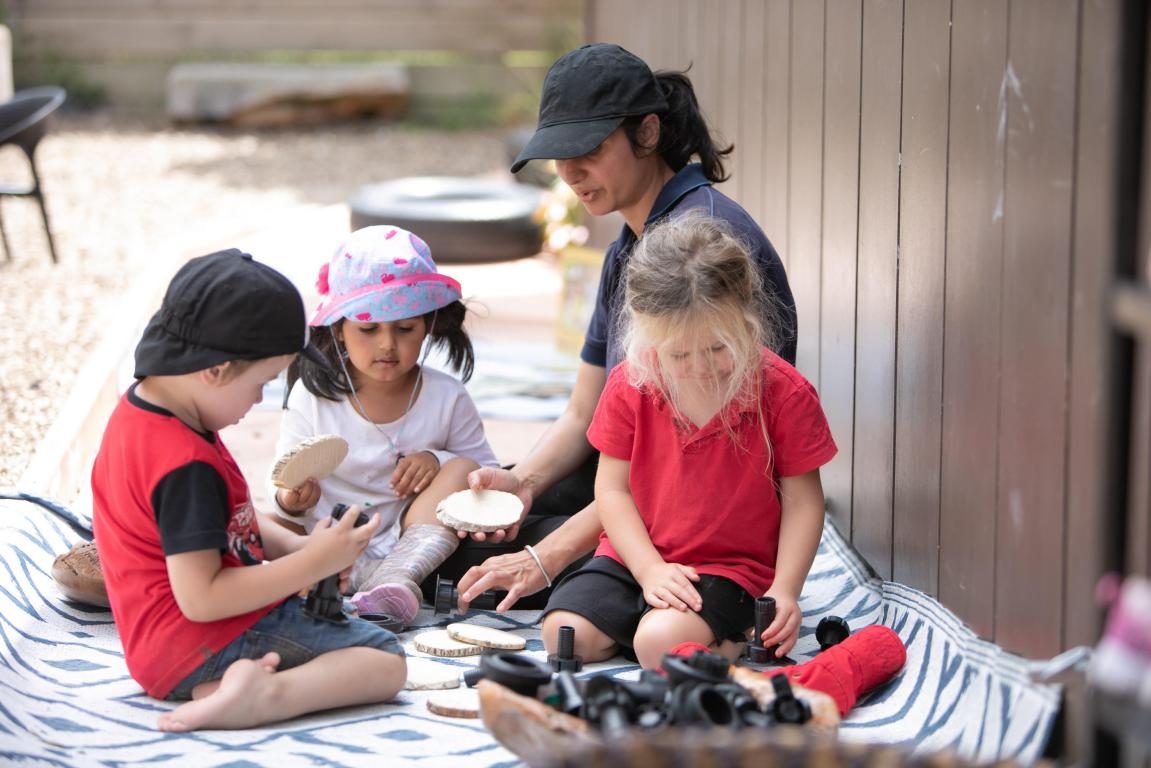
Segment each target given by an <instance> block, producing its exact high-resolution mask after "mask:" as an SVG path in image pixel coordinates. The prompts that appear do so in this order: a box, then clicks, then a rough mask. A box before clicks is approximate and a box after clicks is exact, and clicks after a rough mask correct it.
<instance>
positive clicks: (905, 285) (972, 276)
mask: <svg viewBox="0 0 1151 768" xmlns="http://www.w3.org/2000/svg"><path fill="white" fill-rule="evenodd" d="M1117 4H1118V0H1100V1H1099V2H1086V1H1085V0H1055V1H1053V2H1047V0H964V1H963V2H950V1H949V0H916V1H915V2H908V1H907V0H723V1H722V2H721V1H719V0H674V2H666V1H665V0H632V2H628V3H616V2H612V1H611V0H590V1H589V3H588V6H589V14H588V24H587V29H588V36H589V39H591V40H597V41H611V42H618V43H620V44H621V45H623V46H624V47H626V48H629V49H630V50H632V51H634V52H635V53H637V54H639V55H640V56H642V57H644V58H645V59H646V60H647V61H648V62H649V63H650V64H652V66H653V67H655V68H674V69H683V68H685V67H687V66H689V65H690V66H691V76H692V79H693V81H694V82H695V84H696V87H697V90H698V95H699V97H700V101H701V103H702V104H703V106H704V108H705V110H706V111H707V113H708V116H709V117H710V118H711V121H712V123H713V125H714V127H715V128H716V129H717V130H718V131H719V132H720V133H721V134H722V135H723V136H725V137H726V138H727V139H729V140H732V141H734V142H735V143H736V152H735V162H734V169H733V171H734V176H733V179H732V180H731V181H729V182H727V183H726V184H725V185H724V187H723V188H724V190H725V191H726V192H727V193H728V194H730V195H732V196H733V197H735V198H736V199H738V200H740V201H741V202H742V203H743V204H744V205H745V207H747V208H748V210H749V211H750V212H751V213H752V214H753V215H754V216H755V217H756V218H757V220H758V221H760V222H761V223H762V224H763V226H764V228H765V230H766V231H767V233H768V236H769V237H770V238H771V239H772V240H773V242H774V243H775V244H776V246H777V248H778V249H779V250H780V252H781V255H782V256H783V258H784V262H785V264H786V265H787V268H788V274H789V277H790V280H791V284H792V290H793V292H794V293H795V296H796V300H797V303H798V309H799V333H800V339H799V360H798V363H799V368H800V370H801V371H802V372H803V373H804V374H805V375H806V376H807V377H808V378H809V379H811V380H812V382H813V383H815V384H816V386H817V388H818V389H819V391H820V394H821V397H822V399H823V403H824V406H825V409H826V411H827V413H828V417H829V420H830V422H831V424H832V429H833V431H834V433H835V437H836V440H837V441H838V442H839V444H840V446H841V449H842V453H841V454H840V456H839V457H838V458H837V459H836V460H835V462H833V463H832V464H831V465H829V466H828V467H827V469H826V471H825V488H826V490H827V493H828V497H829V501H830V505H831V510H832V515H833V517H834V519H835V521H836V523H837V524H838V525H840V527H841V529H842V530H844V531H846V532H848V533H849V534H850V536H851V538H852V541H853V542H854V543H855V545H856V546H857V547H858V548H859V549H860V550H861V552H863V554H864V555H865V556H866V557H867V558H868V560H869V561H870V562H871V564H872V565H873V567H875V568H876V570H877V571H878V572H879V573H880V574H881V575H882V576H884V577H887V578H894V579H897V580H899V581H901V582H904V583H906V584H909V585H912V586H914V587H917V588H919V589H922V590H924V591H926V592H928V593H930V594H933V595H936V596H938V597H939V598H940V599H941V600H942V601H943V602H944V603H945V604H947V605H948V606H949V607H951V608H952V609H954V610H955V611H956V612H957V613H958V614H959V615H960V616H961V617H962V618H963V619H964V620H966V621H967V622H968V623H969V624H970V625H971V626H972V627H973V628H974V629H975V630H976V631H977V632H978V633H979V634H981V635H983V636H986V637H989V638H992V639H995V640H996V641H997V642H999V643H1001V644H1003V645H1004V646H1005V647H1007V648H1009V649H1010V650H1013V651H1017V652H1020V653H1024V654H1028V655H1032V656H1049V655H1052V654H1054V653H1056V652H1058V651H1060V650H1061V649H1063V648H1065V647H1068V646H1070V645H1074V644H1081V643H1090V642H1092V641H1093V639H1094V638H1096V637H1097V636H1098V630H1099V626H1098V611H1097V610H1096V609H1095V608H1094V606H1093V605H1092V604H1091V597H1090V596H1091V589H1092V586H1093V584H1094V580H1095V579H1096V578H1097V576H1098V574H1099V572H1100V571H1101V569H1102V563H1103V545H1102V541H1103V536H1104V535H1105V533H1104V532H1103V531H1101V530H1100V529H1099V525H1098V524H1097V523H1098V521H1099V520H1101V519H1102V517H1101V515H1100V510H1099V508H1098V505H1099V499H1100V498H1101V494H1100V490H1099V484H1100V483H1101V482H1102V478H1103V476H1104V474H1105V472H1104V471H1103V468H1102V467H1100V466H1099V465H1098V462H1099V458H1098V457H1099V456H1100V455H1101V450H1100V446H1101V443H1100V440H1101V435H1102V434H1103V424H1102V419H1103V412H1104V411H1105V410H1106V409H1105V408H1103V407H1102V406H1101V404H1100V398H1101V397H1102V396H1103V390H1104V388H1105V383H1104V379H1103V377H1102V374H1100V372H1099V371H1098V370H1097V369H1096V366H1098V365H1099V364H1100V361H1101V359H1102V358H1101V352H1100V350H1101V348H1102V346H1103V344H1104V324H1103V315H1102V296H1103V293H1104V290H1105V286H1106V283H1107V280H1106V275H1107V274H1108V269H1109V264H1110V262H1109V261H1108V259H1109V255H1110V253H1111V249H1112V248H1113V247H1114V242H1113V239H1112V234H1111V226H1112V218H1113V212H1114V201H1113V199H1112V194H1111V186H1112V184H1113V177H1114V169H1115V163H1116V158H1115V157H1114V155H1113V152H1112V148H1113V146H1114V144H1115V136H1116V128H1115V125H1114V120H1115V115H1116V111H1117V102H1116V99H1117V98H1118V93H1117V90H1116V80H1117V76H1118V75H1117V66H1118V62H1117V60H1116V50H1117V48H1118V40H1119V31H1120V30H1119V26H1118V21H1119V14H1118V12H1117V8H1116V6H1117Z"/></svg>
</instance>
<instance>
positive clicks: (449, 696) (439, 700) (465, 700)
mask: <svg viewBox="0 0 1151 768" xmlns="http://www.w3.org/2000/svg"><path fill="white" fill-rule="evenodd" d="M428 711H429V712H434V713H435V714H437V715H443V716H444V717H471V718H475V717H479V716H480V692H479V691H477V690H476V689H475V688H459V689H457V690H454V691H436V692H435V693H433V694H431V695H429V696H428Z"/></svg>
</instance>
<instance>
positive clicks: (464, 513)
mask: <svg viewBox="0 0 1151 768" xmlns="http://www.w3.org/2000/svg"><path fill="white" fill-rule="evenodd" d="M523 511H524V503H523V502H522V501H520V498H519V496H516V495H515V494H514V493H508V492H507V491H492V490H483V491H472V490H463V491H456V492H455V493H453V494H450V495H448V496H447V497H446V498H445V499H444V500H443V501H441V502H440V504H439V506H438V507H436V517H437V518H438V519H439V521H440V522H441V523H443V524H444V525H446V526H448V527H449V528H455V529H456V530H457V531H470V532H475V531H485V532H487V531H499V530H502V529H505V528H510V527H511V526H513V525H515V524H516V523H518V522H519V521H520V515H521V514H522V513H523Z"/></svg>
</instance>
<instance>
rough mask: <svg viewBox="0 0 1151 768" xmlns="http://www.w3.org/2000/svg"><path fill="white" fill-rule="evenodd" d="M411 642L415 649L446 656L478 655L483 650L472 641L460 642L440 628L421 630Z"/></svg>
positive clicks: (433, 654)
mask: <svg viewBox="0 0 1151 768" xmlns="http://www.w3.org/2000/svg"><path fill="white" fill-rule="evenodd" d="M412 644H413V645H414V646H415V647H416V650H417V651H422V652H423V653H428V654H431V655H432V656H444V657H448V658H455V657H459V656H478V655H479V654H481V653H483V652H484V649H483V648H482V647H481V646H478V645H475V644H473V643H461V642H460V641H459V640H456V639H454V638H453V637H452V636H451V635H449V634H448V633H447V632H446V631H445V630H442V629H433V630H431V631H429V632H421V633H420V634H418V635H416V636H415V637H414V638H412Z"/></svg>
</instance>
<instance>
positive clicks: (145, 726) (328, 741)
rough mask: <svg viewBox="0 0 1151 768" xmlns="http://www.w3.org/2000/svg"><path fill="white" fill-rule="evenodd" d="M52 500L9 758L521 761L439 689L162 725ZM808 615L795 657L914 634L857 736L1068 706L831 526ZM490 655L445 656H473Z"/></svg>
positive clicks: (25, 544) (919, 734)
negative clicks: (440, 703)
mask: <svg viewBox="0 0 1151 768" xmlns="http://www.w3.org/2000/svg"><path fill="white" fill-rule="evenodd" d="M59 512H62V513H63V514H60V513H58V514H49V513H48V512H46V511H45V509H44V508H42V507H41V506H38V505H34V504H32V503H29V502H28V501H26V500H13V499H7V500H4V499H0V560H2V562H3V570H4V572H5V577H4V578H3V581H2V583H0V601H2V602H0V641H2V647H0V758H3V762H4V763H5V764H7V763H10V762H20V763H21V764H26V765H37V766H39V765H44V766H87V765H116V766H131V765H145V764H148V765H154V764H166V763H174V764H178V765H181V766H185V765H198V766H200V765H202V766H228V767H229V768H230V767H232V766H235V767H237V768H239V767H241V766H244V767H246V766H262V765H275V766H277V768H290V766H297V765H300V766H302V765H308V766H315V765H323V766H333V767H340V766H361V765H363V766H368V765H371V766H376V765H380V764H381V761H386V762H387V763H388V764H391V765H399V764H407V763H409V762H410V763H413V764H417V763H418V764H419V765H421V766H428V767H429V768H436V767H438V766H444V767H445V768H446V767H448V766H451V767H452V768H456V767H458V766H487V767H490V768H495V767H496V766H515V765H519V760H518V759H517V758H516V756H515V755H513V754H511V753H510V752H508V751H507V750H505V749H504V748H503V747H501V746H500V745H499V744H498V743H496V742H495V740H494V739H493V738H492V737H491V736H490V735H489V734H488V733H487V731H485V729H484V727H483V725H482V723H481V722H480V721H479V720H461V719H450V718H445V717H439V716H436V715H433V714H432V713H430V712H429V711H428V710H427V708H426V706H425V700H426V697H427V695H428V694H424V693H420V692H413V691H404V692H403V693H402V694H401V695H400V696H399V697H398V698H397V699H396V700H395V701H394V702H391V703H389V704H385V705H378V706H371V707H358V708H352V709H345V710H339V711H334V712H328V713H323V714H317V715H312V716H309V717H304V718H300V719H298V720H293V721H291V722H288V723H282V724H279V725H276V726H273V727H268V728H259V729H253V730H249V731H235V732H232V731H205V732H199V733H191V734H179V735H175V734H164V733H160V732H159V731H156V730H154V724H155V722H156V718H157V716H158V715H159V713H160V712H162V711H164V710H165V709H167V708H169V707H171V706H172V705H170V704H166V703H164V702H160V701H156V700H153V699H151V698H149V697H147V696H145V695H144V693H143V692H142V691H141V689H140V688H139V686H137V685H136V683H135V682H134V681H133V680H132V679H131V678H130V677H129V676H128V674H127V671H126V668H125V666H124V663H123V658H122V655H121V652H120V644H119V639H118V637H117V634H116V630H115V627H114V626H113V623H112V619H111V615H110V614H109V613H108V612H106V611H100V610H95V609H91V608H88V607H84V606H80V605H77V604H74V603H70V602H68V601H66V600H64V599H63V598H61V596H60V594H59V592H58V591H57V590H56V588H55V584H54V582H53V581H52V579H51V576H50V575H49V571H50V568H51V564H52V560H53V558H54V556H55V555H56V554H58V553H60V552H63V551H66V550H67V549H68V547H69V546H70V545H71V544H72V543H73V542H74V541H76V539H77V535H78V534H80V535H82V534H83V533H84V529H85V527H86V524H87V521H86V520H84V519H77V518H73V522H72V523H71V524H70V523H69V522H68V521H67V520H63V519H61V518H62V516H63V517H67V516H68V515H69V514H70V513H69V512H68V511H67V510H59ZM802 607H803V609H804V617H805V619H804V626H803V630H802V634H801V637H800V641H799V644H798V646H797V647H796V649H795V651H794V652H793V654H792V655H793V656H794V657H795V658H796V659H797V660H798V661H804V660H806V659H808V658H810V657H811V656H812V655H813V654H814V653H815V652H816V651H817V650H818V646H817V644H816V642H815V638H814V633H815V625H816V623H817V622H818V621H819V619H820V618H822V617H823V616H825V615H828V614H837V615H840V616H842V617H844V618H846V619H847V620H848V622H849V623H850V625H851V626H852V628H856V629H858V628H860V627H863V626H866V625H868V624H872V623H882V624H885V625H887V626H889V627H892V628H893V629H894V630H895V631H896V632H898V634H899V635H900V637H901V638H902V639H903V641H904V643H905V644H906V646H907V665H906V667H905V668H904V671H903V672H902V673H901V674H900V675H899V676H897V677H896V678H894V679H893V680H892V681H890V682H889V683H888V684H887V685H885V686H884V687H883V688H881V689H879V690H877V691H874V692H873V693H872V694H870V695H869V696H868V697H867V698H865V699H863V700H862V701H861V702H860V703H859V704H858V705H857V706H856V708H855V709H854V710H853V711H852V713H851V715H850V716H849V717H848V718H847V719H846V720H845V721H844V723H843V725H842V727H841V738H842V739H844V740H847V741H854V742H871V743H887V744H892V743H899V744H906V745H912V746H914V748H915V749H916V750H922V751H931V750H936V749H942V748H951V749H954V750H955V751H957V752H958V753H959V754H961V755H963V756H965V757H968V758H970V759H974V760H978V761H981V762H982V761H991V760H995V759H999V758H1015V759H1017V760H1019V761H1021V762H1023V763H1029V762H1032V761H1034V760H1036V759H1037V758H1038V757H1039V755H1040V753H1041V751H1042V748H1043V745H1044V744H1045V742H1046V739H1047V736H1048V732H1049V731H1050V729H1051V727H1052V723H1053V720H1054V716H1055V713H1056V709H1057V707H1058V698H1059V692H1058V689H1057V688H1055V687H1054V686H1047V685H1039V684H1036V683H1033V682H1031V681H1030V679H1029V677H1028V674H1027V668H1028V665H1027V663H1026V662H1025V661H1023V660H1021V659H1018V658H1016V657H1013V656H1010V655H1008V654H1006V653H1004V652H1003V651H1001V650H1000V649H999V648H997V647H996V646H994V645H992V644H990V643H987V642H984V641H982V640H979V639H978V638H976V637H975V636H974V635H973V634H972V633H971V632H970V631H969V630H968V629H966V628H965V627H964V626H963V625H962V624H961V623H960V622H959V621H958V620H957V619H956V618H955V616H953V615H952V614H951V613H949V612H948V611H947V610H945V609H944V608H942V607H941V606H940V605H939V604H938V603H937V602H935V601H934V600H932V599H931V598H929V597H927V596H925V595H923V594H922V593H920V592H917V591H915V590H912V589H908V588H906V587H903V586H900V585H899V584H893V583H890V582H883V581H881V580H879V579H877V578H874V577H871V576H869V574H868V571H867V569H866V566H865V565H864V564H863V562H862V561H861V560H860V558H859V557H858V556H857V555H856V554H855V553H854V552H853V550H851V548H850V547H849V546H848V545H847V544H846V543H845V542H844V540H843V538H842V537H841V536H840V535H839V533H838V532H837V531H836V530H835V528H834V527H833V526H832V525H830V524H829V525H828V526H827V528H826V530H825V532H824V535H823V540H822V542H821V544H820V548H819V554H818V556H817V558H816V561H815V565H814V567H813V568H812V572H811V575H810V577H809V579H808V582H807V585H806V588H805V592H804V595H803V600H802ZM536 618H537V614H535V613H534V612H526V611H513V612H512V613H510V614H508V615H497V614H494V613H492V614H489V613H478V614H477V615H474V616H471V617H469V621H475V622H477V623H482V624H486V625H489V626H493V627H498V628H501V629H507V630H511V631H513V632H515V633H517V634H520V635H523V636H524V637H525V638H526V639H527V652H528V653H531V654H533V655H537V656H539V657H541V658H542V657H543V656H544V651H543V646H542V644H541V643H540V640H539V632H538V628H537V627H536V624H535V620H536ZM458 619H459V617H449V616H443V615H441V616H435V615H433V614H432V612H431V610H430V609H429V610H425V611H424V612H422V613H421V614H420V616H419V618H418V620H417V623H416V626H415V627H414V628H413V629H411V630H409V631H408V632H406V633H405V634H404V635H402V639H403V640H404V641H405V647H406V648H407V650H408V651H409V653H410V654H411V655H412V656H419V655H422V654H419V653H418V652H417V651H415V649H414V647H413V645H412V642H411V641H412V638H413V637H414V635H415V634H417V633H418V632H420V631H423V630H425V629H427V628H430V627H433V626H441V625H445V624H447V623H449V622H450V621H454V620H458ZM476 658H477V657H471V658H464V659H437V663H442V664H445V665H450V666H453V667H458V668H460V669H461V670H462V669H464V668H465V667H467V666H469V665H472V664H475V663H476ZM604 671H610V672H612V673H613V674H620V675H626V676H629V677H630V676H633V675H636V674H638V670H637V669H636V667H635V665H633V664H629V663H627V662H624V661H622V660H616V662H615V663H612V662H609V663H604V664H595V665H590V666H588V667H585V669H584V671H583V672H582V673H581V676H583V675H590V674H597V673H600V672H604Z"/></svg>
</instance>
